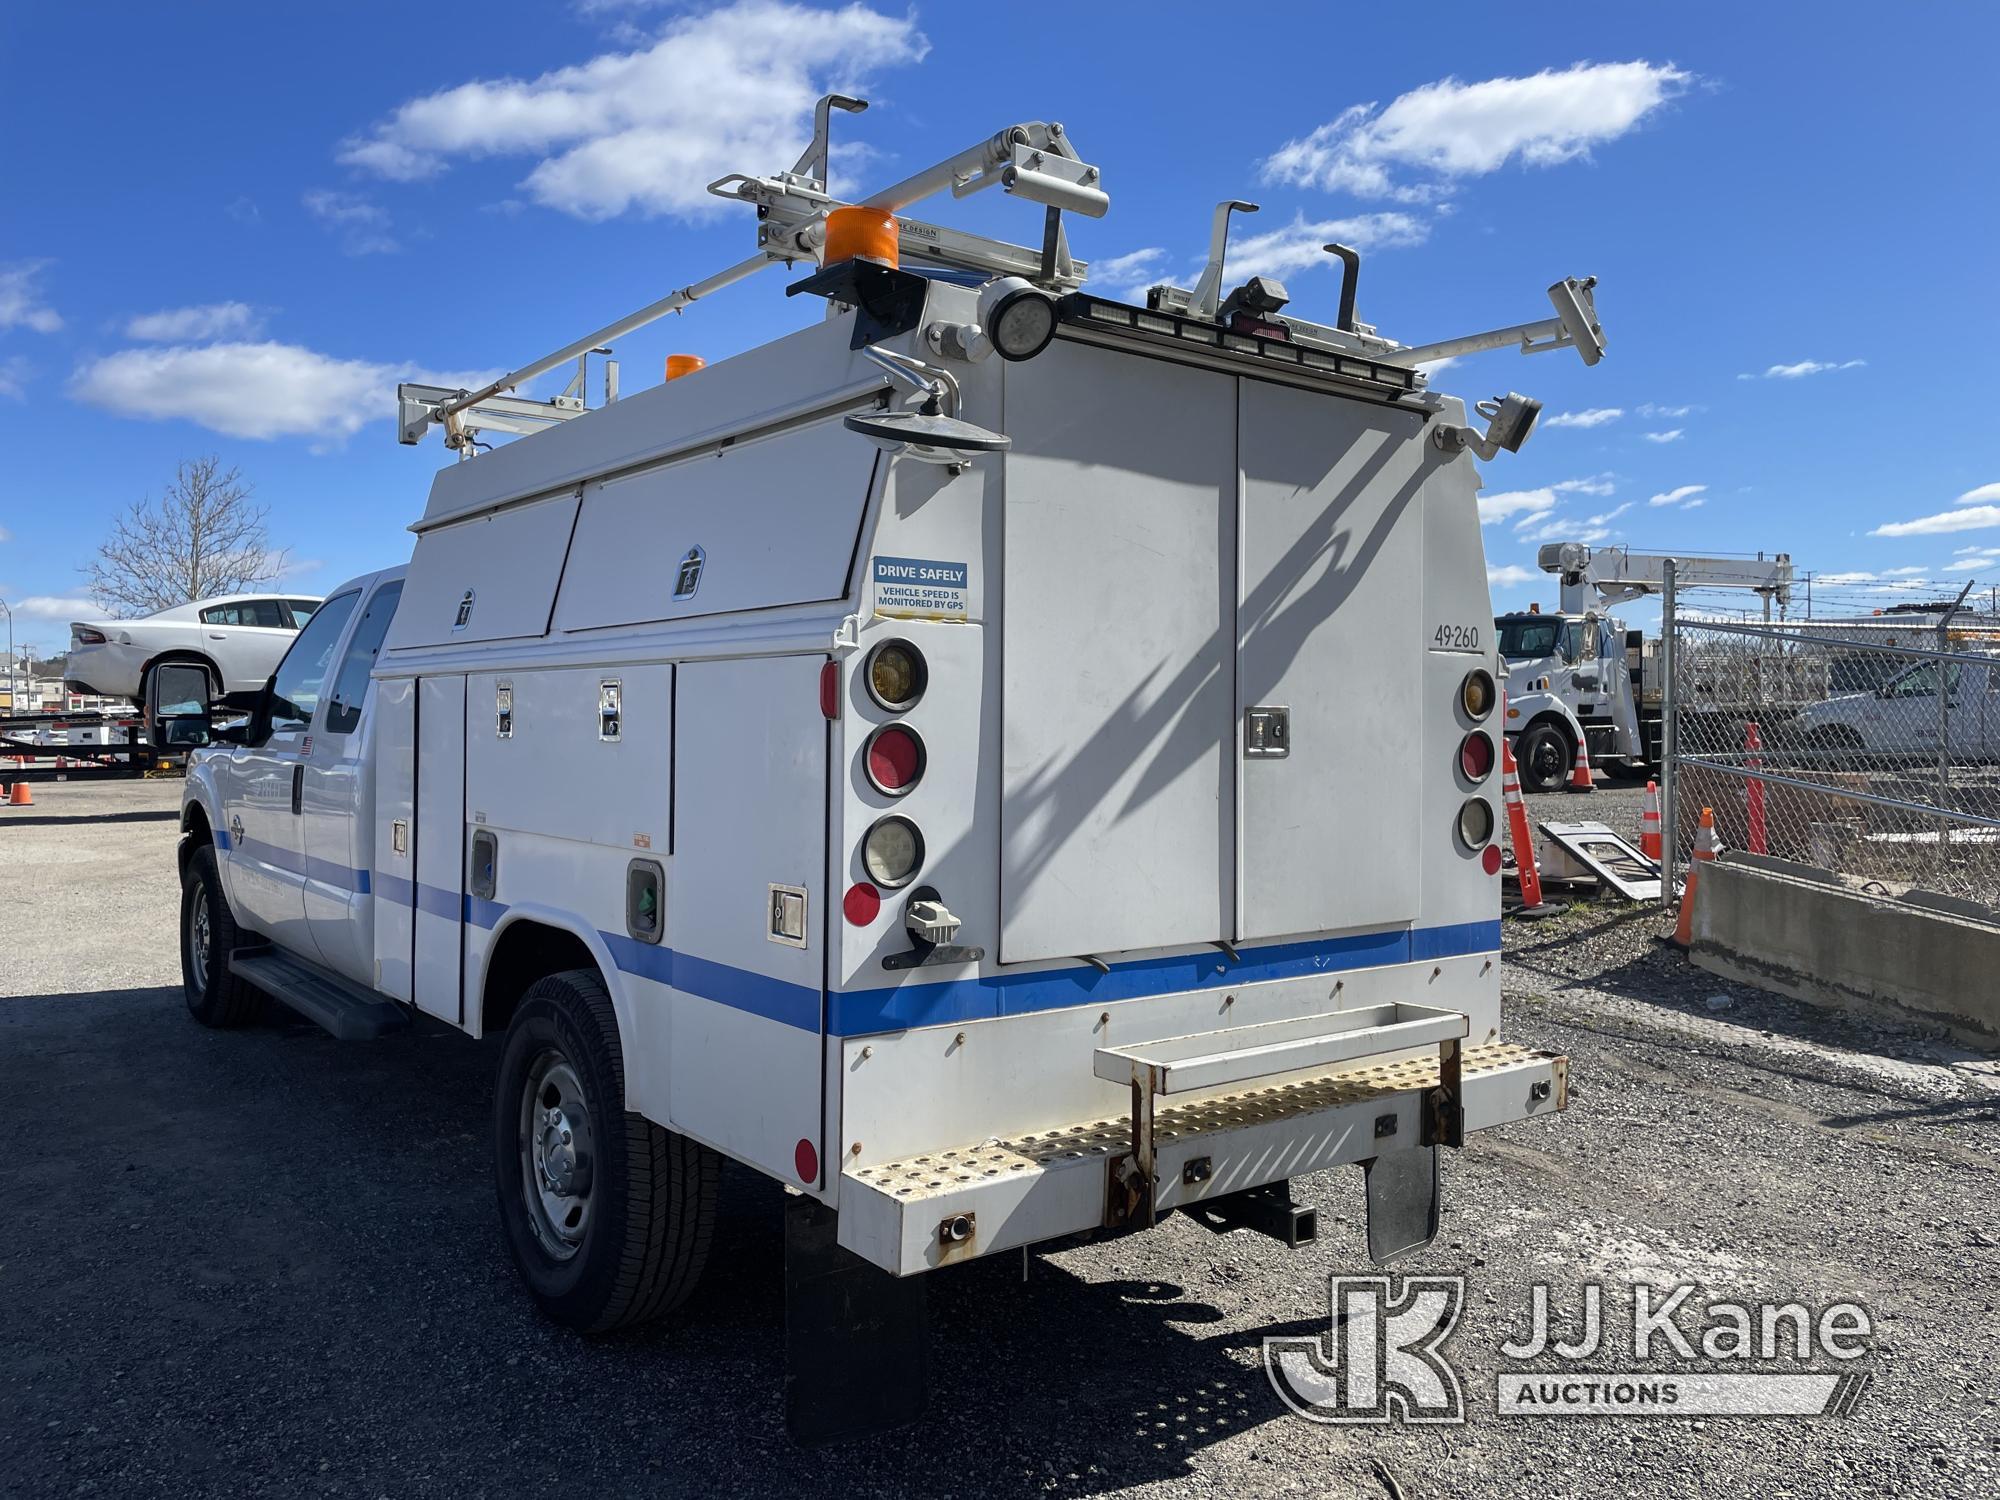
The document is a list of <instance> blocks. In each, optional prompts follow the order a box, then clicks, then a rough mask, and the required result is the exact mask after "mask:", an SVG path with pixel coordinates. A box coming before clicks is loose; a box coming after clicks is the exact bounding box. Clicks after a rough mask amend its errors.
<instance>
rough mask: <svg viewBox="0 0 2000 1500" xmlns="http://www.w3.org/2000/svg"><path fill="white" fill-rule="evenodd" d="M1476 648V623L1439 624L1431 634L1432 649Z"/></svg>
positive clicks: (1474, 649) (1456, 649)
mask: <svg viewBox="0 0 2000 1500" xmlns="http://www.w3.org/2000/svg"><path fill="white" fill-rule="evenodd" d="M1478 649H1479V627H1478V626H1477V625H1440V626H1438V628H1437V630H1436V631H1435V632H1434V633H1433V634H1432V636H1431V650H1433V651H1477V650H1478Z"/></svg>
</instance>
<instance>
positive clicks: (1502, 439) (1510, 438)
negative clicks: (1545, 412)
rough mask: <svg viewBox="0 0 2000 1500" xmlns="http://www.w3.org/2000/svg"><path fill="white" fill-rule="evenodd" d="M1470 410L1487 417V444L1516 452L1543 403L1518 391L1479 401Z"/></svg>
mask: <svg viewBox="0 0 2000 1500" xmlns="http://www.w3.org/2000/svg"><path fill="white" fill-rule="evenodd" d="M1473 409H1474V410H1475V411H1477V412H1478V413H1479V415H1480V416H1482V417H1484V418H1486V441H1487V442H1488V443H1491V444H1492V445H1493V446H1494V447H1495V448H1505V449H1506V450H1507V451H1508V452H1509V453H1519V452H1520V451H1521V444H1523V443H1525V442H1526V441H1527V440H1528V432H1529V430H1530V429H1531V428H1533V427H1534V425H1535V418H1537V417H1539V416H1540V415H1541V414H1542V403H1541V402H1539V401H1537V400H1535V399H1534V398H1533V397H1530V396H1523V395H1522V394H1521V393H1520V392H1519V391H1509V392H1508V393H1507V394H1506V395H1505V396H1499V397H1496V398H1494V399H1493V400H1491V401H1482V402H1480V403H1479V405H1478V406H1476V407H1475V408H1473ZM1489 456H1490V455H1489Z"/></svg>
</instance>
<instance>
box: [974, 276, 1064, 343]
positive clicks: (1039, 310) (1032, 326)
mask: <svg viewBox="0 0 2000 1500" xmlns="http://www.w3.org/2000/svg"><path fill="white" fill-rule="evenodd" d="M1056 321H1057V320H1056V304H1055V299H1054V298H1052V297H1050V296H1048V295H1047V294H1046V293H1045V292H1042V291H1041V290H1039V289H1038V288H1037V287H1035V286H1034V285H1033V284H1031V283H1030V282H1028V281H1026V280H1024V279H1023V278H1022V277H1019V276H1003V277H1001V278H1000V279H999V280H998V281H995V282H992V283H990V284H989V285H988V286H987V287H986V288H985V290H983V291H982V292H980V294H979V326H980V327H981V328H982V329H984V330H985V332H986V337H987V339H988V340H989V341H990V342H991V343H992V345H993V347H994V348H995V349H996V350H998V351H999V354H1000V357H1001V358H1002V359H1008V360H1022V359H1033V358H1034V357H1035V356H1036V355H1037V354H1040V353H1041V352H1042V351H1043V350H1044V349H1046V348H1048V346H1049V340H1050V339H1052V338H1054V337H1055V336H1056Z"/></svg>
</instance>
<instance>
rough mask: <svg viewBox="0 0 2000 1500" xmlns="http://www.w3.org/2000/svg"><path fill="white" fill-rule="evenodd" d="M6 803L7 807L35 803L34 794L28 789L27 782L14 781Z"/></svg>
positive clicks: (31, 805) (30, 805)
mask: <svg viewBox="0 0 2000 1500" xmlns="http://www.w3.org/2000/svg"><path fill="white" fill-rule="evenodd" d="M7 805H8V806H9V807H33V806H34V805H35V794H34V793H33V792H31V791H29V790H28V783H27V782H25V781H17V782H15V783H14V790H13V792H12V793H11V794H10V795H9V796H8V798H7Z"/></svg>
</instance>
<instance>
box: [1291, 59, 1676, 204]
mask: <svg viewBox="0 0 2000 1500" xmlns="http://www.w3.org/2000/svg"><path fill="white" fill-rule="evenodd" d="M1690 81H1691V75H1690V74H1687V73H1684V72H1682V71H1680V70H1679V69H1677V68H1675V67H1673V66H1672V65H1671V64H1667V65H1663V66H1655V65H1654V64H1652V63H1647V62H1629V63H1578V64H1576V65H1575V66H1573V67H1570V68H1567V69H1565V70H1563V71H1562V72H1555V71H1553V70H1547V69H1545V70H1544V71H1542V72H1540V73H1537V74H1535V75H1533V76H1532V77H1529V78H1489V79H1486V80H1485V81H1483V82H1480V83H1465V82H1462V81H1460V80H1459V79H1456V78H1446V79H1442V80H1440V81H1439V82H1437V83H1428V84H1425V85H1424V86H1423V87H1422V88H1418V89H1412V90H1411V91H1410V92H1409V93H1407V94H1402V95H1399V96H1398V97H1397V98H1395V99H1394V100H1392V101H1390V103H1389V104H1388V106H1387V107H1386V108H1382V109H1380V110H1378V109H1377V108H1376V106H1375V105H1374V104H1373V103H1369V104H1357V105H1354V106H1352V107H1350V108H1348V109H1345V110H1343V111H1341V113H1340V114H1339V115H1338V116H1336V117H1335V118H1334V119H1333V120H1331V121H1330V122H1328V123H1327V124H1325V125H1322V126H1320V127H1319V128H1318V129H1317V130H1314V131H1313V132H1312V133H1311V134H1310V135H1306V136H1303V137H1301V138H1300V139H1298V140H1292V141H1287V142H1286V143H1285V144H1284V145H1283V146H1281V147H1279V148H1278V150H1277V151H1275V152H1273V153H1272V154H1271V156H1270V157H1269V158H1268V159H1266V161H1265V162H1264V165H1263V172H1264V176H1265V177H1266V178H1267V179H1269V180H1271V181H1275V182H1284V183H1292V184H1295V185H1299V186H1316V187H1322V188H1328V189H1333V190H1337V191H1342V192H1349V193H1354V194H1357V195H1358V196H1360V197H1364V198H1384V197H1386V198H1394V199H1398V200H1400V201H1403V202H1427V201H1429V200H1430V199H1432V198H1434V197H1436V196H1437V195H1438V194H1439V193H1440V192H1442V191H1443V190H1444V189H1445V188H1446V187H1447V186H1448V185H1449V184H1450V183H1451V182H1452V181H1454V180H1456V179H1458V178H1462V177H1479V176H1484V175H1486V174H1487V173H1489V172H1496V171H1498V170H1499V169H1500V168H1501V167H1503V166H1505V165H1507V163H1508V162H1510V161H1519V162H1520V163H1522V164H1523V165H1526V166H1538V167H1544V166H1551V165H1554V164H1555V163H1557V162H1565V161H1573V160H1576V159H1577V158H1579V157H1584V158H1587V157H1588V156H1589V154H1590V148H1591V147H1593V146H1596V145H1601V144H1603V143H1605V142H1607V141H1614V140H1616V139H1617V138H1618V137H1620V136H1622V135H1624V134H1625V133H1626V132H1627V131H1630V130H1631V129H1633V128H1634V127H1635V126H1636V125H1638V124H1639V122H1640V121H1641V120H1643V119H1644V118H1645V117H1646V116H1647V115H1649V114H1651V113H1652V112H1653V111H1654V110H1656V109H1658V108H1659V107H1660V106H1661V105H1663V104H1665V103H1666V102H1667V101H1668V100H1670V99H1673V98H1675V97H1677V96H1678V95H1679V94H1680V93H1681V92H1682V91H1683V90H1684V89H1685V88H1686V86H1687V84H1688V83H1689V82H1690ZM1404 171H1411V172H1416V173H1419V174H1422V176H1423V180H1419V181H1416V182H1409V181H1404V180H1401V178H1400V177H1399V174H1400V173H1402V172H1404Z"/></svg>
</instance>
